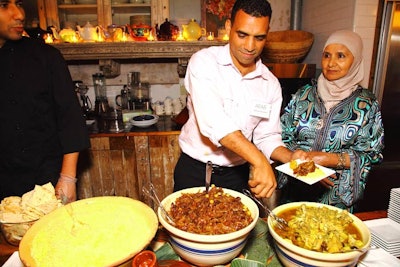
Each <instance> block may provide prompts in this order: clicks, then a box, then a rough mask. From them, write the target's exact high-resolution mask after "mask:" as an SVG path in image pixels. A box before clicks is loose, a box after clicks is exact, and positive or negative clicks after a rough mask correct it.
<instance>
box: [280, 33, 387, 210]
mask: <svg viewBox="0 0 400 267" xmlns="http://www.w3.org/2000/svg"><path fill="white" fill-rule="evenodd" d="M362 47H363V45H362V41H361V38H360V37H359V36H358V35H357V34H356V33H354V32H352V31H346V30H342V31H337V32H335V33H333V34H332V35H331V36H330V37H329V38H328V40H327V42H326V44H325V46H324V51H323V53H322V60H321V66H322V74H321V75H320V76H319V78H318V82H317V84H315V83H314V84H313V85H307V86H305V87H303V88H301V89H300V90H299V91H298V92H297V93H296V94H295V95H294V96H293V98H292V100H291V101H290V103H289V104H288V106H287V107H286V108H285V111H284V113H283V114H282V117H281V125H282V138H283V141H284V143H285V144H286V145H287V147H288V148H289V149H291V150H296V149H302V150H305V151H308V157H309V158H310V159H312V160H314V162H315V163H317V164H320V165H323V166H326V167H329V168H332V169H335V170H336V175H333V176H332V177H328V178H325V179H323V180H321V181H320V182H319V183H317V184H314V185H311V186H310V185H307V184H305V183H302V182H300V181H298V180H296V179H293V178H291V177H287V176H285V175H283V174H280V176H279V179H278V187H279V188H281V189H282V190H281V202H283V203H286V202H291V201H316V202H322V203H325V204H330V205H333V206H337V207H339V208H343V209H347V210H349V211H350V212H354V211H355V209H356V204H357V201H359V200H360V199H361V198H362V197H363V192H364V190H365V186H366V183H367V177H368V174H369V172H370V170H371V168H372V165H373V164H376V163H379V162H380V161H382V159H383V156H382V150H383V147H384V145H383V135H384V131H383V124H382V118H381V112H380V109H379V104H378V102H377V100H376V98H375V96H374V95H373V93H372V92H371V91H370V90H368V89H365V88H362V87H361V86H360V85H359V83H360V82H361V81H362V80H363V76H364V68H363V58H362Z"/></svg>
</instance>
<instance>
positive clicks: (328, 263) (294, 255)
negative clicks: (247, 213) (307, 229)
mask: <svg viewBox="0 0 400 267" xmlns="http://www.w3.org/2000/svg"><path fill="white" fill-rule="evenodd" d="M302 204H305V205H307V206H311V207H327V208H329V209H332V210H337V211H341V209H339V208H336V207H333V206H329V205H324V204H321V203H315V202H293V203H288V204H284V205H281V206H278V207H276V208H275V209H274V210H273V212H274V213H275V214H277V215H279V213H280V212H282V211H284V210H287V209H291V208H294V207H299V206H301V205H302ZM349 215H350V217H351V218H352V219H353V223H354V224H355V225H356V227H357V228H358V229H359V230H360V232H361V236H362V240H363V243H364V246H363V247H362V248H361V250H363V249H365V250H364V251H351V252H344V253H322V252H316V251H311V250H308V249H304V248H301V247H298V246H296V245H294V244H292V243H291V242H289V241H288V240H285V239H283V238H282V237H281V236H279V235H278V234H277V233H276V231H275V230H274V227H273V221H272V220H271V218H268V228H269V231H270V233H271V235H272V237H273V238H274V241H275V245H276V246H275V247H276V252H277V255H278V257H279V259H280V260H281V262H282V263H283V265H284V266H289V267H292V266H307V267H313V266H315V267H341V266H348V267H350V266H355V265H356V264H357V261H358V259H359V257H360V256H361V255H363V254H364V253H365V251H366V250H367V248H368V247H369V245H370V242H371V233H370V231H369V229H368V227H367V226H366V225H365V224H364V223H363V222H362V221H361V220H360V219H358V218H357V217H356V216H354V215H353V214H349Z"/></svg>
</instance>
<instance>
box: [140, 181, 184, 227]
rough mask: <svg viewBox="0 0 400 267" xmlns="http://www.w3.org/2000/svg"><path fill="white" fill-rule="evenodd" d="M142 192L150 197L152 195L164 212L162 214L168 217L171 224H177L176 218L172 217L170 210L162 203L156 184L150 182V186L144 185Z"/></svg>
mask: <svg viewBox="0 0 400 267" xmlns="http://www.w3.org/2000/svg"><path fill="white" fill-rule="evenodd" d="M142 192H143V193H144V194H145V195H147V196H148V197H150V198H151V199H152V200H153V201H154V202H156V204H157V205H158V207H160V210H161V212H162V214H163V215H164V216H165V218H167V221H168V222H169V223H170V224H171V225H174V226H175V225H176V224H175V221H174V219H172V217H171V216H170V215H169V214H168V211H167V210H166V209H165V208H164V206H163V205H162V204H161V201H160V199H159V198H158V196H157V192H156V189H155V188H154V185H153V184H152V183H149V188H147V187H146V186H143V187H142Z"/></svg>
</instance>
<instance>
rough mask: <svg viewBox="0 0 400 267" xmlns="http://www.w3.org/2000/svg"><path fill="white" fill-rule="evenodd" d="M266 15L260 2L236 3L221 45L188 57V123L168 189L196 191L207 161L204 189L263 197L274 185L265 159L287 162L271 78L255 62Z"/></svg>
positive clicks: (264, 33) (240, 0)
mask: <svg viewBox="0 0 400 267" xmlns="http://www.w3.org/2000/svg"><path fill="white" fill-rule="evenodd" d="M271 13H272V11H271V6H270V4H269V3H268V1H266V0H237V1H236V3H235V5H234V7H233V9H232V15H231V20H227V22H226V23H225V28H226V31H227V34H228V35H229V44H227V45H225V46H215V47H210V48H207V49H203V50H201V51H199V52H197V53H195V54H194V55H193V56H192V58H191V59H190V62H189V65H188V68H187V72H186V77H185V87H186V89H187V91H188V103H187V106H188V110H189V119H188V121H187V122H186V124H185V125H184V126H183V128H182V131H181V134H180V137H179V145H180V147H181V149H182V155H181V157H180V159H179V161H178V163H177V165H176V167H175V173H174V182H175V185H174V190H175V191H177V190H180V189H183V188H188V187H194V186H204V184H205V165H206V163H207V162H208V161H211V162H212V163H213V164H214V166H213V174H212V184H215V185H216V186H221V187H225V188H230V189H234V190H237V191H241V190H242V189H244V188H250V189H251V190H252V192H253V193H254V194H255V195H256V196H257V197H270V196H271V195H272V193H273V192H274V190H275V188H276V180H275V175H274V171H273V169H272V168H271V165H270V161H271V160H277V161H280V162H288V161H290V159H292V158H294V156H295V154H293V153H292V152H291V151H290V150H288V149H286V148H285V146H284V144H283V142H282V139H281V128H280V119H279V116H280V110H281V103H282V94H281V87H280V84H279V81H278V79H277V78H276V77H275V76H274V75H273V74H272V73H271V72H270V71H269V70H268V68H267V67H266V66H265V65H263V64H262V62H261V60H260V58H259V56H260V54H261V52H262V50H263V48H264V45H265V42H266V39H267V33H268V30H269V22H270V18H271ZM296 155H299V154H296ZM249 164H250V165H251V166H252V167H253V172H252V179H250V180H249Z"/></svg>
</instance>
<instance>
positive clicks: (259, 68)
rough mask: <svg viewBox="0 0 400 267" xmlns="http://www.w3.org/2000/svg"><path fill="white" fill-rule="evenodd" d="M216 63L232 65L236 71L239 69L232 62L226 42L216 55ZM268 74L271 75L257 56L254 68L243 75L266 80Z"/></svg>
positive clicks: (248, 77)
mask: <svg viewBox="0 0 400 267" xmlns="http://www.w3.org/2000/svg"><path fill="white" fill-rule="evenodd" d="M217 63H218V64H220V65H223V66H228V65H230V66H232V67H233V68H235V69H236V70H237V71H239V70H238V69H237V68H236V66H235V65H234V64H233V61H232V57H231V54H230V50H229V44H226V45H224V46H223V48H222V53H220V54H219V55H218V57H217ZM269 75H271V73H270V71H269V70H268V68H267V67H266V66H264V64H263V63H262V61H261V59H260V58H259V59H258V60H257V62H256V69H255V70H254V71H252V72H250V73H248V74H247V75H246V76H245V77H246V78H247V79H253V78H256V77H262V78H263V79H264V80H268V77H269Z"/></svg>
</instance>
